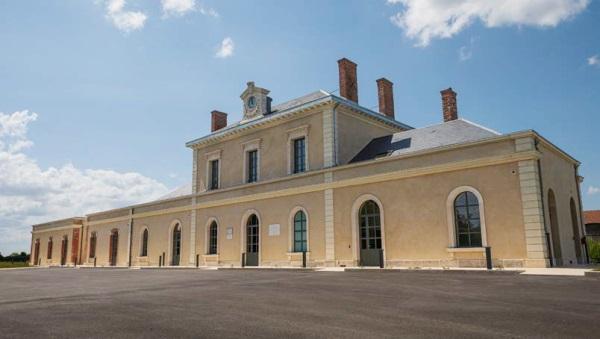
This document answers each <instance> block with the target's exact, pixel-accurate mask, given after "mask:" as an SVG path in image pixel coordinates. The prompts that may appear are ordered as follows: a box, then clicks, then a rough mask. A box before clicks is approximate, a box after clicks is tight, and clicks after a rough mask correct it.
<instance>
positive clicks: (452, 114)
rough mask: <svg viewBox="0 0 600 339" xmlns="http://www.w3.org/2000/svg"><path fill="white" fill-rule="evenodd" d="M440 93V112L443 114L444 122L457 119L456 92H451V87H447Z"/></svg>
mask: <svg viewBox="0 0 600 339" xmlns="http://www.w3.org/2000/svg"><path fill="white" fill-rule="evenodd" d="M440 93H441V94H442V111H443V114H444V122H448V121H452V120H456V119H458V106H457V104H456V92H454V91H453V90H452V87H448V88H447V89H445V90H443V91H441V92H440Z"/></svg>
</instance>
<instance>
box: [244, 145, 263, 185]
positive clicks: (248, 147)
mask: <svg viewBox="0 0 600 339" xmlns="http://www.w3.org/2000/svg"><path fill="white" fill-rule="evenodd" d="M261 141H262V139H253V140H250V141H246V142H244V143H242V150H243V152H244V162H243V163H242V167H243V173H244V182H243V184H253V183H255V182H259V181H260V145H261ZM251 151H256V181H254V182H248V174H249V173H248V153H249V152H251Z"/></svg>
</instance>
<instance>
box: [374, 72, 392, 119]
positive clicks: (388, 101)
mask: <svg viewBox="0 0 600 339" xmlns="http://www.w3.org/2000/svg"><path fill="white" fill-rule="evenodd" d="M377 96H378V97H379V112H380V113H381V114H384V115H386V116H388V117H389V118H392V119H394V118H395V117H394V84H393V83H392V82H391V81H389V80H388V79H386V78H381V79H378V80H377Z"/></svg>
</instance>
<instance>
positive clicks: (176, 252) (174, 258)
mask: <svg viewBox="0 0 600 339" xmlns="http://www.w3.org/2000/svg"><path fill="white" fill-rule="evenodd" d="M172 246H173V248H172V250H173V251H172V253H171V265H172V266H179V261H180V259H181V225H180V224H179V223H177V224H175V227H174V228H173V245H172Z"/></svg>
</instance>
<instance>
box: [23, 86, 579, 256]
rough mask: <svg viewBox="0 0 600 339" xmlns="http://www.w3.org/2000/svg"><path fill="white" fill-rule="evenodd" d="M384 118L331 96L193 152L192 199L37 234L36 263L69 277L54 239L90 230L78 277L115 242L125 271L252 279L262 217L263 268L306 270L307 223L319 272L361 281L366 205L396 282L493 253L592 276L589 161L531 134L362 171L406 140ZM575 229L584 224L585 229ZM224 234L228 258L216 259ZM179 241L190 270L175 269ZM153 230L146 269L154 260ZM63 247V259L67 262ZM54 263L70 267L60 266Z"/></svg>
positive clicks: (213, 137) (227, 133) (387, 160)
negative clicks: (581, 267) (254, 161)
mask: <svg viewBox="0 0 600 339" xmlns="http://www.w3.org/2000/svg"><path fill="white" fill-rule="evenodd" d="M376 114H378V113H374V112H371V111H369V110H367V109H364V108H361V107H360V106H358V105H355V104H352V103H349V102H348V101H347V100H345V99H342V98H338V97H335V96H331V95H330V96H327V97H324V98H322V99H319V100H315V101H313V102H310V103H309V104H304V105H302V106H300V107H296V108H291V109H288V110H287V111H285V112H281V113H279V114H278V115H277V116H274V117H271V118H265V119H257V120H252V121H249V122H246V123H243V124H240V125H239V126H237V127H235V128H229V129H227V128H226V129H224V130H222V131H216V132H214V133H212V134H210V135H209V136H207V137H204V138H200V139H198V140H196V141H194V142H190V143H188V147H190V148H191V149H192V153H193V159H194V163H193V178H192V182H193V184H192V193H191V194H190V195H186V196H182V197H176V198H171V199H167V200H162V201H156V202H152V203H147V204H141V205H135V206H130V207H126V208H122V209H117V210H112V211H106V212H100V213H95V214H90V215H88V216H86V217H84V218H81V219H77V220H80V221H78V223H76V224H68V225H67V224H64V223H58V224H56V223H48V224H42V225H35V226H34V227H33V232H32V253H33V251H34V250H35V246H36V245H35V243H36V242H39V243H40V249H39V251H40V255H39V258H40V259H41V261H39V260H40V259H38V262H37V263H36V262H33V260H34V259H32V263H34V264H39V265H42V266H47V265H58V264H60V263H59V262H57V261H56V260H46V259H45V258H46V255H45V254H46V252H45V251H46V250H45V249H46V247H45V246H46V244H47V242H48V239H49V237H52V238H53V239H60V238H61V237H62V236H64V235H65V234H68V236H69V239H71V238H72V233H69V232H72V230H73V229H76V228H77V229H80V230H81V234H82V236H81V237H80V244H79V245H78V247H79V249H80V253H79V254H78V255H77V260H76V263H77V264H78V265H87V266H92V265H94V264H95V265H96V266H109V265H110V264H111V262H110V258H111V254H110V252H111V250H112V247H111V245H110V243H111V239H112V238H111V234H114V233H115V232H118V245H117V250H116V261H115V264H116V266H131V267H136V266H158V265H159V264H160V265H166V266H170V265H173V264H179V265H181V266H223V267H239V266H242V265H243V262H242V256H243V254H244V253H245V252H246V249H247V247H246V241H247V239H248V238H247V234H246V232H247V228H246V223H247V220H248V218H249V217H250V215H252V214H255V215H256V216H257V217H258V220H259V237H258V239H259V240H258V265H259V266H272V267H288V266H296V267H297V266H301V265H302V253H300V252H293V240H294V238H293V237H294V235H293V233H294V232H293V230H294V225H293V219H294V215H295V213H296V212H298V211H303V212H304V214H305V216H306V238H307V241H306V247H307V248H306V258H307V266H310V267H318V266H344V267H355V266H359V265H360V264H361V258H360V256H361V251H360V246H359V238H360V235H359V233H360V232H359V221H358V220H359V215H358V213H359V209H360V207H361V206H362V204H363V203H365V202H367V201H373V202H375V203H376V204H377V206H378V207H379V213H380V228H381V242H382V245H381V249H382V250H383V252H382V257H383V260H384V262H383V264H384V266H385V267H388V268H389V267H484V266H485V250H484V248H485V247H486V246H488V247H490V248H491V254H492V259H493V264H494V266H496V267H529V266H531V267H547V266H550V265H551V264H559V265H569V264H577V263H578V262H582V256H583V254H582V253H583V252H582V251H583V249H582V248H580V249H579V250H577V249H576V246H578V245H577V243H578V241H577V240H578V239H574V237H575V238H577V236H576V235H575V234H574V232H575V231H574V230H575V229H578V230H579V232H580V235H582V234H583V230H582V225H581V217H580V215H579V214H580V213H581V207H580V204H579V201H580V199H579V186H578V185H579V182H578V180H579V178H578V176H577V166H578V163H577V161H575V160H574V159H572V158H571V157H570V156H568V155H567V154H565V153H564V152H562V151H561V150H560V149H558V148H556V147H555V146H554V145H552V144H551V143H550V142H548V141H547V140H545V139H544V138H543V137H541V136H540V135H538V134H537V133H535V132H534V131H525V132H518V133H513V134H507V135H498V136H496V137H492V138H486V139H482V140H478V141H474V142H466V143H461V144H453V145H448V146H440V147H432V148H429V149H425V150H420V151H417V152H413V153H406V154H400V155H391V156H386V157H381V158H375V159H371V160H368V161H362V162H356V163H349V162H350V160H351V159H352V158H353V157H354V156H355V155H356V154H357V153H358V152H359V151H360V150H361V149H362V148H363V147H365V145H366V144H367V143H368V142H369V141H370V140H372V139H373V138H377V137H381V136H385V135H390V134H393V133H395V132H399V131H403V130H405V129H406V127H405V126H404V125H401V124H398V123H395V122H394V121H392V120H390V119H388V118H385V117H378V116H376ZM297 137H304V138H305V141H306V171H305V172H303V173H298V174H291V170H290V169H291V165H292V161H293V155H292V152H293V149H292V144H291V141H292V140H294V138H297ZM248 150H257V151H258V180H257V182H252V183H247V180H246V179H247V173H246V171H247V170H248V169H247V167H246V159H245V157H246V152H247V151H248ZM215 159H218V160H219V175H218V179H219V185H218V188H217V189H213V190H208V182H209V181H210V175H209V173H208V171H209V161H211V160H215ZM540 169H541V170H540ZM548 190H553V193H554V196H555V200H556V201H555V204H553V206H555V208H556V213H554V214H555V215H556V216H557V220H556V224H557V231H555V230H551V225H550V223H549V220H550V212H549V202H548V201H547V200H548ZM462 192H471V193H472V194H473V195H475V196H476V197H477V198H478V200H479V213H480V216H481V236H482V245H481V246H478V247H467V248H460V247H458V246H457V244H456V234H455V232H456V225H455V221H454V220H455V217H454V205H453V203H454V200H455V198H456V197H457V196H458V194H460V193H462ZM571 199H572V200H573V201H574V203H575V206H576V208H575V213H576V214H577V215H576V216H575V218H572V215H571V211H572V209H571V207H570V201H571ZM573 220H578V222H577V225H575V226H574V227H573V224H572V221H573ZM213 221H214V222H216V224H217V245H216V248H217V251H216V253H215V254H209V226H210V225H211V224H212V223H213ZM178 227H179V229H180V231H181V237H180V256H179V262H178V263H174V262H173V259H174V258H173V253H174V252H173V246H174V236H173V234H174V230H175V229H176V228H178ZM144 230H148V239H147V255H145V256H142V252H143V251H142V246H143V244H144V241H143V238H142V237H143V233H144ZM553 232H554V233H556V232H558V233H559V243H560V247H561V250H560V257H557V258H555V260H554V261H552V257H551V256H550V251H549V249H548V244H549V243H552V241H550V242H548V237H547V235H546V233H548V234H549V235H548V236H549V238H552V236H553ZM92 234H95V236H96V248H95V256H93V257H92V256H90V245H91V244H90V243H91V241H90V239H91V236H92ZM69 241H70V242H69V251H71V247H72V244H71V240H69ZM56 244H57V243H56V242H55V245H54V246H55V248H54V251H55V252H57V251H59V250H60V243H58V245H56ZM577 251H579V252H577ZM69 253H70V252H69ZM113 253H114V251H113ZM552 253H554V254H556V251H555V250H553V251H552ZM577 253H579V256H578V255H577ZM55 256H57V257H60V255H59V253H58V252H57V254H53V258H54V257H55ZM163 256H164V262H163V261H162V260H163V259H162V258H163ZM33 257H34V255H32V258H33ZM68 257H69V258H70V257H71V254H69V256H68ZM73 264H74V263H73Z"/></svg>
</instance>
